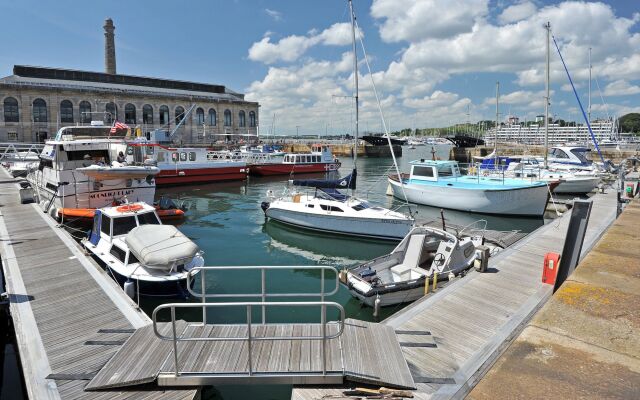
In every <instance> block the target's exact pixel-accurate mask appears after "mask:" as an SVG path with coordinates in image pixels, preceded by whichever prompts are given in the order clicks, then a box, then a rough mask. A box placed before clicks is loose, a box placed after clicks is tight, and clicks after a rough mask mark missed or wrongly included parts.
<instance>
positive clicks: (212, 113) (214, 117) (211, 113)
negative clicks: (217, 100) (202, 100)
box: [209, 108, 218, 126]
mask: <svg viewBox="0 0 640 400" xmlns="http://www.w3.org/2000/svg"><path fill="white" fill-rule="evenodd" d="M217 119H218V116H217V114H216V110H214V109H213V108H210V109H209V125H211V126H216V123H217V121H216V120H217Z"/></svg>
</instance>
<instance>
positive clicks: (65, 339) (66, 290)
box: [0, 168, 196, 399]
mask: <svg viewBox="0 0 640 400" xmlns="http://www.w3.org/2000/svg"><path fill="white" fill-rule="evenodd" d="M0 180H1V181H2V182H0V256H1V259H2V268H3V272H4V276H5V279H6V287H7V292H8V294H9V298H10V312H11V316H12V318H13V320H14V327H15V331H16V341H17V343H18V350H19V354H20V361H21V365H22V370H23V376H24V379H25V384H26V390H27V394H28V396H29V398H32V399H67V398H74V399H81V398H87V399H88V398H105V399H106V398H109V399H126V398H131V399H134V398H135V399H139V398H145V399H156V398H157V399H160V398H162V399H164V398H170V399H191V398H193V397H194V396H195V395H196V391H195V390H171V391H167V390H163V389H158V388H155V389H154V388H150V389H149V388H147V389H143V390H133V391H126V390H125V391H123V390H117V391H110V392H103V393H91V392H85V391H84V387H85V385H86V384H87V383H88V382H89V380H90V379H91V378H92V377H93V376H94V375H95V374H96V372H97V371H98V370H100V368H102V366H103V365H104V364H105V363H106V362H107V361H108V360H109V359H110V358H111V357H112V356H113V354H115V352H116V351H117V350H118V348H119V347H120V345H121V344H122V343H123V342H124V341H125V340H126V339H127V338H128V337H129V336H130V335H131V333H132V332H133V331H134V330H135V329H136V328H140V327H143V326H145V325H148V324H149V323H150V321H149V319H148V318H147V317H146V315H145V314H144V313H143V312H142V311H139V310H137V309H136V307H135V304H133V303H132V302H131V301H130V300H129V299H128V298H127V297H126V296H125V295H124V293H123V292H122V290H121V289H120V288H119V287H118V286H117V285H116V284H115V283H114V282H113V280H112V279H111V278H110V277H108V276H107V275H106V274H105V273H104V272H103V271H102V270H101V269H100V268H99V267H98V266H97V265H95V264H94V263H93V261H92V260H90V259H88V258H87V257H85V256H84V255H83V253H82V251H81V250H80V248H79V246H78V245H77V244H76V243H75V242H74V241H73V240H71V239H70V238H69V236H68V235H67V233H65V232H63V231H62V230H61V229H60V228H57V227H56V226H55V223H54V221H53V220H51V218H49V217H48V216H46V215H45V214H44V213H43V212H42V211H41V210H40V209H39V208H38V207H37V206H36V205H34V204H25V205H22V204H20V202H19V195H18V186H17V184H16V182H15V181H14V180H12V179H11V178H10V177H9V176H8V174H7V173H6V171H4V170H3V169H1V168H0Z"/></svg>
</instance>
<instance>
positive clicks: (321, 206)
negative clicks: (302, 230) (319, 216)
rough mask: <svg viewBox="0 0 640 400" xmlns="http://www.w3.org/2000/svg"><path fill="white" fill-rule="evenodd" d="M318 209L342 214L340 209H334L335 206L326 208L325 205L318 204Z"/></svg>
mask: <svg viewBox="0 0 640 400" xmlns="http://www.w3.org/2000/svg"><path fill="white" fill-rule="evenodd" d="M320 208H322V209H323V210H325V211H337V212H344V211H343V210H342V208H340V207H336V206H328V205H326V204H320Z"/></svg>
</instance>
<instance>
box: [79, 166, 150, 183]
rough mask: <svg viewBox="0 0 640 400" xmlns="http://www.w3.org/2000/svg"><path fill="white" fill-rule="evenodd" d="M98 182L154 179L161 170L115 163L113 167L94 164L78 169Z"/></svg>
mask: <svg viewBox="0 0 640 400" xmlns="http://www.w3.org/2000/svg"><path fill="white" fill-rule="evenodd" d="M76 170H77V171H79V172H82V173H83V174H85V175H87V176H88V177H90V178H93V179H94V180H96V181H107V180H111V179H146V178H147V177H149V176H150V177H154V176H156V175H157V174H158V173H159V172H160V168H158V167H155V166H153V165H126V164H120V163H118V162H117V161H114V162H113V163H112V165H101V164H94V165H89V166H87V167H82V168H76Z"/></svg>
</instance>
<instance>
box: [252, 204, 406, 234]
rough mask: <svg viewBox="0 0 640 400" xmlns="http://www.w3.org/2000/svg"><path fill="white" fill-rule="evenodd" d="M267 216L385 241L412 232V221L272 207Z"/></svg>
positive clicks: (280, 220)
mask: <svg viewBox="0 0 640 400" xmlns="http://www.w3.org/2000/svg"><path fill="white" fill-rule="evenodd" d="M265 215H266V216H267V217H268V218H271V219H272V220H275V221H278V222H281V223H284V224H288V225H293V226H297V227H300V228H305V229H310V230H314V231H319V232H328V233H336V234H342V235H349V236H359V237H367V238H373V239H383V240H402V239H403V238H404V237H405V236H406V235H407V233H409V231H410V230H411V227H412V225H413V221H412V220H400V219H398V220H389V219H382V218H367V220H363V219H361V218H351V217H337V216H333V215H330V214H324V215H321V214H318V215H313V214H305V213H302V212H297V211H291V210H285V209H282V208H277V207H270V208H268V209H267V210H266V211H265Z"/></svg>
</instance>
